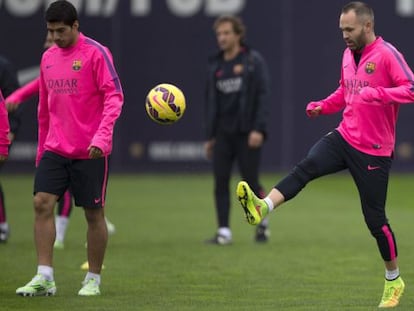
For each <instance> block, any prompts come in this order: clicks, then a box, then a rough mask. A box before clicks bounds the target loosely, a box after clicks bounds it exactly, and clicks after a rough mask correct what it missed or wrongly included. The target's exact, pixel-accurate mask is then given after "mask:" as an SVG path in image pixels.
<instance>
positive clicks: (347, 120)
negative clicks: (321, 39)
mask: <svg viewBox="0 0 414 311" xmlns="http://www.w3.org/2000/svg"><path fill="white" fill-rule="evenodd" d="M339 27H340V30H341V31H342V34H343V38H344V40H345V43H346V45H347V48H346V49H345V51H344V54H343V59H342V73H341V80H340V85H339V87H338V89H337V90H336V91H335V92H334V93H332V94H331V95H330V96H328V97H327V98H325V99H324V100H321V101H318V102H311V103H309V104H308V106H307V108H306V112H307V114H308V116H310V117H316V116H319V115H321V114H332V113H336V112H339V111H341V110H343V118H342V121H341V122H340V124H339V126H338V127H337V128H336V129H335V130H334V131H332V132H330V133H328V134H327V135H325V136H324V137H322V138H321V139H320V140H319V141H318V142H317V143H316V144H315V145H314V146H313V147H312V148H311V149H310V151H309V153H308V155H307V156H306V157H305V158H304V159H303V160H302V161H301V162H299V163H298V164H297V165H296V166H295V167H294V168H293V170H292V171H291V172H290V174H289V175H287V176H286V177H285V178H284V179H282V180H281V181H280V182H279V183H278V184H277V185H276V186H275V187H274V188H273V189H272V190H271V191H270V193H269V194H268V196H267V197H266V198H264V199H263V200H262V199H259V198H257V196H256V195H255V194H254V193H253V192H252V191H251V189H250V187H249V185H248V184H247V183H246V182H243V181H242V182H240V183H239V184H238V186H237V196H238V198H239V201H240V203H241V205H242V207H243V209H244V211H245V214H246V217H247V221H248V222H249V223H250V224H252V225H255V224H257V223H259V222H260V221H261V220H262V219H263V218H264V217H266V215H268V213H269V212H270V211H272V210H273V209H275V208H276V207H278V206H280V205H281V204H282V203H284V202H286V201H288V200H290V199H292V198H293V197H295V196H296V195H297V194H298V193H299V192H300V191H301V190H302V189H303V188H304V187H305V186H306V184H307V183H308V182H310V181H311V180H313V179H315V178H318V177H320V176H324V175H327V174H331V173H335V172H338V171H342V170H345V169H348V170H349V172H350V173H351V175H352V177H353V180H354V181H355V184H356V186H357V188H358V191H359V195H360V199H361V204H362V212H363V215H364V219H365V222H366V224H367V226H368V228H369V230H370V232H371V234H372V236H373V237H374V238H375V239H376V241H377V245H378V248H379V252H380V254H381V257H382V259H383V260H384V265H385V286H384V292H383V296H382V299H381V301H380V304H379V307H380V308H388V307H395V306H396V305H398V302H399V299H400V297H401V295H402V294H403V292H404V282H403V280H402V278H401V277H400V271H399V268H398V263H397V255H398V254H397V243H396V239H395V236H394V233H393V231H392V229H391V226H390V224H389V223H388V220H387V217H386V213H385V201H386V196H387V187H388V177H389V171H390V168H391V162H392V154H393V151H394V144H395V127H396V121H397V114H398V109H399V105H400V104H401V103H412V102H413V101H414V93H413V88H412V86H413V84H414V81H413V73H412V71H411V70H410V68H409V67H408V65H407V63H406V61H405V60H404V57H403V56H402V54H401V53H399V52H398V51H397V50H396V48H395V47H394V46H392V45H391V44H390V43H388V42H386V41H384V40H383V39H382V38H381V37H376V36H375V33H374V13H373V10H372V9H371V8H370V7H369V6H368V5H367V4H365V3H362V2H351V3H349V4H347V5H345V6H344V7H343V8H342V11H341V15H340V19H339Z"/></svg>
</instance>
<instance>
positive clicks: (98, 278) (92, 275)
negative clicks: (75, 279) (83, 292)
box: [85, 272, 101, 285]
mask: <svg viewBox="0 0 414 311" xmlns="http://www.w3.org/2000/svg"><path fill="white" fill-rule="evenodd" d="M90 279H95V281H96V283H97V284H98V285H99V284H101V275H100V274H96V273H92V272H88V273H86V276H85V282H86V281H88V280H90Z"/></svg>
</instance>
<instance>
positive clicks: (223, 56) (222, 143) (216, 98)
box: [204, 16, 270, 245]
mask: <svg viewBox="0 0 414 311" xmlns="http://www.w3.org/2000/svg"><path fill="white" fill-rule="evenodd" d="M213 29H214V31H215V34H216V38H217V43H218V46H219V49H220V51H219V52H218V53H217V54H216V55H214V56H212V57H211V58H210V59H209V62H208V81H207V94H206V131H207V133H206V134H207V141H206V142H205V145H204V147H205V152H206V156H207V158H208V159H211V160H212V163H213V174H214V197H215V206H216V213H217V221H218V230H217V232H216V234H215V236H214V237H213V238H212V239H209V240H207V241H206V242H208V243H213V244H219V245H228V244H231V243H232V232H231V229H230V225H229V223H230V221H229V214H230V193H229V184H230V177H231V173H232V169H233V164H234V162H236V161H237V164H238V169H239V172H240V174H241V176H242V178H243V179H244V180H246V181H249V184H251V185H252V188H253V189H255V191H257V193H264V191H263V189H262V187H261V185H260V183H259V166H260V159H261V150H262V146H263V143H264V140H265V137H266V124H267V116H268V113H269V109H268V106H269V84H270V83H269V74H268V69H267V65H266V63H265V61H264V59H263V57H262V56H261V55H260V53H259V52H257V51H256V50H253V49H250V48H249V47H248V46H247V45H246V44H245V43H244V41H245V26H244V24H243V22H242V20H241V19H240V18H239V17H235V16H221V17H219V18H218V19H217V20H216V21H215V23H214V26H213ZM267 227H268V226H267V219H264V220H263V221H262V222H261V223H260V224H259V225H258V226H257V227H256V234H255V240H256V241H257V242H265V241H267V239H268V235H269V231H268V228H267Z"/></svg>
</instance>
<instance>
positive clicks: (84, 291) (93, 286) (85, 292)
mask: <svg viewBox="0 0 414 311" xmlns="http://www.w3.org/2000/svg"><path fill="white" fill-rule="evenodd" d="M82 285H83V287H82V288H81V289H80V290H79V292H78V295H79V296H98V295H100V294H101V291H100V290H99V284H98V282H96V280H95V279H89V280H86V281H83V282H82Z"/></svg>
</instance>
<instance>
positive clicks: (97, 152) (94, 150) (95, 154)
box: [88, 146, 103, 159]
mask: <svg viewBox="0 0 414 311" xmlns="http://www.w3.org/2000/svg"><path fill="white" fill-rule="evenodd" d="M88 151H89V159H98V158H101V157H102V156H103V152H102V150H101V149H99V148H98V147H95V146H90V147H89V148H88Z"/></svg>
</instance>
